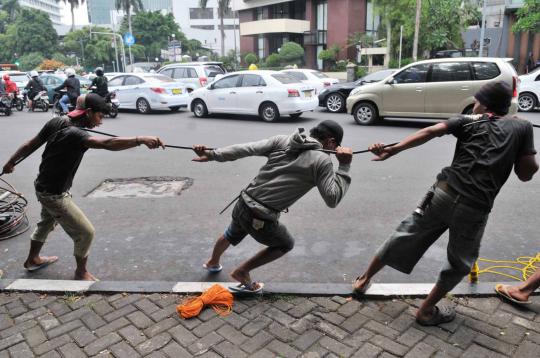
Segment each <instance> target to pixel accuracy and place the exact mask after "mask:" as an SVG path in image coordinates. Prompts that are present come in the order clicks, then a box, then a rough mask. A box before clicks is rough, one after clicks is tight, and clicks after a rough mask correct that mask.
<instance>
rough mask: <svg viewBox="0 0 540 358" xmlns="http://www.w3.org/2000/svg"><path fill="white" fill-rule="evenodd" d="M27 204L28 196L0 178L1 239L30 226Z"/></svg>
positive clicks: (18, 233) (13, 235)
mask: <svg viewBox="0 0 540 358" xmlns="http://www.w3.org/2000/svg"><path fill="white" fill-rule="evenodd" d="M27 205H28V201H27V200H26V198H25V197H24V196H23V195H22V194H20V193H18V192H17V190H16V189H15V188H14V187H13V186H11V184H9V183H8V182H7V181H5V180H3V179H2V178H0V240H6V239H10V238H12V237H15V236H17V235H20V234H22V233H24V232H26V231H27V230H28V229H29V228H30V224H29V222H28V218H27V217H26V206H27Z"/></svg>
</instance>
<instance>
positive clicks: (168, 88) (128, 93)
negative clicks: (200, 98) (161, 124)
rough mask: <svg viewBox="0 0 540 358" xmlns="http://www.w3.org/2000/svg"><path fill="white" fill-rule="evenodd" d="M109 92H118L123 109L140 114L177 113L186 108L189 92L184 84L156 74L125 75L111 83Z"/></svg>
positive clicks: (117, 77)
mask: <svg viewBox="0 0 540 358" xmlns="http://www.w3.org/2000/svg"><path fill="white" fill-rule="evenodd" d="M109 91H111V92H112V91H116V97H117V98H118V101H119V103H120V108H122V109H126V108H127V109H136V110H137V111H139V113H150V112H151V111H152V110H168V109H170V110H171V111H173V112H176V111H178V110H179V109H180V107H186V106H187V103H188V99H189V96H188V92H187V88H186V86H185V84H184V83H183V82H177V81H175V80H173V79H172V78H170V77H167V76H163V75H159V74H155V73H125V74H122V75H119V76H116V77H113V78H112V79H111V80H110V81H109Z"/></svg>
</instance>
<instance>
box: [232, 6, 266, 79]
mask: <svg viewBox="0 0 540 358" xmlns="http://www.w3.org/2000/svg"><path fill="white" fill-rule="evenodd" d="M233 15H234V21H233V30H234V32H233V36H234V70H235V71H236V69H237V66H236V63H237V62H238V56H237V55H236V54H237V53H238V52H237V47H236V11H234V12H233ZM261 60H262V59H261V58H260V59H259V61H261Z"/></svg>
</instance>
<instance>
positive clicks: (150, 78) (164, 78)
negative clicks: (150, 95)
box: [144, 75, 175, 82]
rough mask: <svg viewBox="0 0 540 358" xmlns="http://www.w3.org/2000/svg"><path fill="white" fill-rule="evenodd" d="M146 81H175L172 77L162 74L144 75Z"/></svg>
mask: <svg viewBox="0 0 540 358" xmlns="http://www.w3.org/2000/svg"><path fill="white" fill-rule="evenodd" d="M144 79H145V80H146V81H148V82H175V81H174V80H173V79H172V78H170V77H168V76H164V75H153V76H144Z"/></svg>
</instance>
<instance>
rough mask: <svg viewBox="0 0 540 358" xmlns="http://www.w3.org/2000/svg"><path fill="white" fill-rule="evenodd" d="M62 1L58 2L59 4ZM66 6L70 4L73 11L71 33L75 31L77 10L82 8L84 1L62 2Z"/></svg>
mask: <svg viewBox="0 0 540 358" xmlns="http://www.w3.org/2000/svg"><path fill="white" fill-rule="evenodd" d="M58 1H60V0H56V2H58ZM61 1H63V2H64V3H65V4H69V6H70V10H71V31H73V30H75V8H77V7H79V6H81V5H82V4H83V3H84V0H61Z"/></svg>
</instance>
